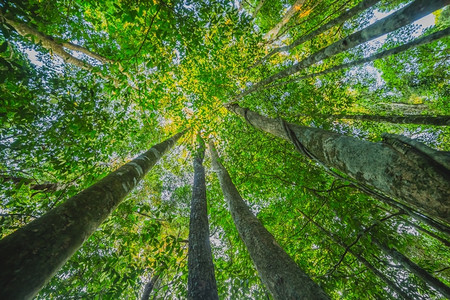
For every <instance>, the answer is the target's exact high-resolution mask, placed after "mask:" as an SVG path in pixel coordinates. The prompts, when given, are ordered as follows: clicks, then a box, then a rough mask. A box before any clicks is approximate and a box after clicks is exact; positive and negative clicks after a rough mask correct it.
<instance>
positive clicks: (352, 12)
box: [252, 0, 380, 68]
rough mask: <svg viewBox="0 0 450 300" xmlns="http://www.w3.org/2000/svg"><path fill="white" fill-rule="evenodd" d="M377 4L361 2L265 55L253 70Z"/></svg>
mask: <svg viewBox="0 0 450 300" xmlns="http://www.w3.org/2000/svg"><path fill="white" fill-rule="evenodd" d="M378 2H380V0H363V1H362V2H360V3H359V4H358V5H356V6H355V7H353V8H351V9H349V10H347V11H346V12H344V13H342V14H341V15H340V16H339V17H337V18H336V19H333V20H331V21H330V22H328V23H326V24H325V25H323V26H321V27H319V28H318V29H316V30H314V31H312V32H310V33H308V34H306V35H303V36H301V37H299V38H298V39H296V40H295V41H294V42H292V43H291V44H290V45H286V46H283V47H278V48H275V49H273V50H272V51H271V52H270V53H269V54H267V55H266V56H265V57H263V58H262V59H261V60H259V61H258V62H256V63H255V64H254V65H253V66H252V67H253V68H254V67H256V66H258V65H260V64H261V63H263V62H264V61H266V60H267V59H269V58H270V57H271V56H272V55H274V54H276V53H279V52H283V51H290V50H291V49H293V48H295V47H297V46H298V45H301V44H303V43H304V42H306V41H309V40H311V39H313V38H314V37H316V36H318V35H319V34H322V33H324V32H325V31H327V30H328V29H331V28H333V27H334V26H337V25H339V24H341V23H343V22H345V21H347V20H348V19H350V18H353V17H355V16H356V15H358V14H359V13H360V12H362V11H364V10H366V9H367V8H369V7H371V6H373V5H375V4H377V3H378Z"/></svg>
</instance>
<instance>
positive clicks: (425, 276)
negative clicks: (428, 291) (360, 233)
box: [372, 237, 450, 299]
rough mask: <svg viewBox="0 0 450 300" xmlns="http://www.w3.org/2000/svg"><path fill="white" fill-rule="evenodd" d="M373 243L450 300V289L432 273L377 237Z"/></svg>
mask: <svg viewBox="0 0 450 300" xmlns="http://www.w3.org/2000/svg"><path fill="white" fill-rule="evenodd" d="M372 242H373V243H374V244H375V245H377V246H378V247H379V248H380V249H381V250H382V251H383V252H384V253H385V254H386V255H387V256H390V257H392V258H393V259H395V260H396V261H397V262H399V263H400V264H401V265H402V266H403V267H404V268H405V269H407V270H408V271H410V272H411V273H413V274H414V275H416V276H417V277H419V278H420V279H422V280H423V281H424V282H425V283H426V284H428V285H429V286H431V287H432V288H434V289H435V290H437V291H438V292H439V293H441V294H442V295H443V296H444V297H445V298H447V299H450V288H449V287H448V286H447V285H445V284H444V283H442V282H441V281H440V280H439V279H437V278H435V277H433V276H431V274H430V273H428V272H427V271H425V270H424V269H423V268H421V267H419V266H418V265H417V264H416V263H414V262H412V261H411V260H410V259H409V258H408V257H406V256H405V255H403V254H402V253H401V252H399V251H397V250H396V249H395V248H391V247H389V246H388V245H386V244H385V243H383V242H381V241H379V240H378V239H376V238H375V237H372Z"/></svg>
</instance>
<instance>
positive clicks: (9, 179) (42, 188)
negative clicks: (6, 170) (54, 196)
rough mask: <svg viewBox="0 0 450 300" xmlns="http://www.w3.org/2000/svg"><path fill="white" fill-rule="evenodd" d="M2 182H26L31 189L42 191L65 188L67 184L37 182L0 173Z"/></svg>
mask: <svg viewBox="0 0 450 300" xmlns="http://www.w3.org/2000/svg"><path fill="white" fill-rule="evenodd" d="M0 182H12V183H14V184H17V185H19V184H26V185H28V186H29V188H30V190H33V191H42V192H55V191H59V190H62V189H64V188H65V187H66V186H67V185H65V184H60V183H57V182H43V183H37V182H36V180H34V179H30V178H24V177H16V176H7V175H0Z"/></svg>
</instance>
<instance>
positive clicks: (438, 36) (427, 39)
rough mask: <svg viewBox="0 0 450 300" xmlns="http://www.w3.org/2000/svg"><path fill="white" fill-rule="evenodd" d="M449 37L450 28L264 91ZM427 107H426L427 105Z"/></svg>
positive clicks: (280, 83) (284, 82)
mask: <svg viewBox="0 0 450 300" xmlns="http://www.w3.org/2000/svg"><path fill="white" fill-rule="evenodd" d="M449 35H450V28H446V29H444V30H441V31H438V32H435V33H433V34H430V35H427V36H424V37H421V38H419V39H416V40H414V41H411V42H409V43H406V44H404V45H402V46H398V47H395V48H392V49H389V50H385V51H382V52H380V53H377V54H375V55H372V56H369V57H365V58H361V59H357V60H354V61H352V62H349V63H346V64H341V65H337V66H334V67H331V68H329V69H326V70H323V71H320V72H316V73H311V74H308V75H305V76H300V77H296V78H292V79H289V80H286V81H283V82H279V83H274V84H271V85H267V86H264V87H263V89H266V88H274V87H277V86H281V85H285V84H288V83H291V82H296V81H300V80H303V79H307V78H313V77H317V76H322V75H325V74H329V73H332V72H336V71H339V70H343V69H348V68H352V67H355V66H358V65H362V64H365V63H368V62H371V61H374V60H377V59H381V58H384V57H387V56H390V55H394V54H398V53H402V52H405V51H406V50H409V49H412V48H415V47H418V46H420V45H424V44H428V43H431V42H434V41H437V40H439V39H441V38H444V37H447V36H449ZM392 107H394V105H392ZM419 107H420V106H418V107H415V108H419ZM425 107H426V105H425ZM422 117H425V116H422ZM444 117H447V118H448V116H444ZM405 123H406V122H405ZM414 124H416V123H414ZM419 124H421V123H419ZM444 125H448V121H447V124H444Z"/></svg>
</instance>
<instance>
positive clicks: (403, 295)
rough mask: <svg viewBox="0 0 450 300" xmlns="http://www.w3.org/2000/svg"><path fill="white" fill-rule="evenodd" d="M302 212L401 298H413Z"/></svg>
mask: <svg viewBox="0 0 450 300" xmlns="http://www.w3.org/2000/svg"><path fill="white" fill-rule="evenodd" d="M300 213H301V214H302V215H303V216H304V217H305V218H307V219H308V220H309V221H310V222H311V223H313V224H314V225H315V226H316V227H317V228H319V229H320V230H321V231H322V232H323V233H325V235H326V236H327V237H328V238H329V239H330V240H332V241H333V242H335V243H336V244H338V245H339V246H341V247H342V248H344V249H345V250H346V251H348V253H350V254H352V255H353V256H354V257H356V258H357V259H358V260H359V261H360V262H361V263H362V264H363V265H364V266H365V267H366V268H367V269H369V270H370V271H372V273H374V274H375V275H376V276H378V278H380V279H381V280H382V281H383V282H384V283H386V285H387V286H388V287H389V288H390V289H391V290H392V291H394V292H396V293H397V294H398V295H399V296H400V298H401V299H411V300H412V298H411V297H409V296H408V295H407V294H406V293H405V292H404V291H402V289H401V288H399V287H398V286H397V285H396V284H395V283H394V282H393V281H391V280H390V279H389V278H387V277H386V276H385V275H384V274H383V273H381V272H380V271H379V270H378V269H377V268H375V267H374V266H373V265H372V264H371V263H370V262H369V261H368V260H367V259H365V258H364V257H363V256H361V255H360V254H358V253H357V252H355V251H353V250H352V248H351V247H350V246H349V245H347V244H346V243H344V242H343V241H342V240H341V238H339V237H338V236H336V235H335V234H333V233H332V232H330V231H328V230H326V229H325V228H323V227H322V226H321V225H320V224H318V223H317V222H316V221H314V220H313V219H312V218H310V217H309V216H308V215H306V214H305V213H304V212H302V211H300Z"/></svg>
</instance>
